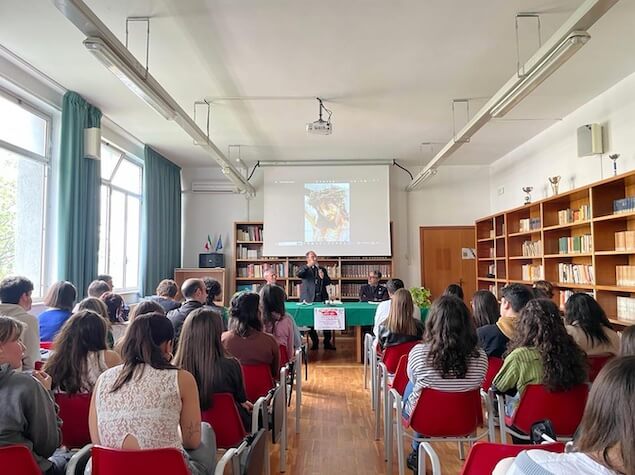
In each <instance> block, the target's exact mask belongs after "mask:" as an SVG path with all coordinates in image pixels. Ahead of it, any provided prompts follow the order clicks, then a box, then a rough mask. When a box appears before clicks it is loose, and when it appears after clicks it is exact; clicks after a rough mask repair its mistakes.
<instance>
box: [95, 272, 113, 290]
mask: <svg viewBox="0 0 635 475" xmlns="http://www.w3.org/2000/svg"><path fill="white" fill-rule="evenodd" d="M97 280H101V281H102V282H106V285H108V291H109V292H112V289H114V286H113V285H112V276H110V275H108V274H99V275H98V276H97Z"/></svg>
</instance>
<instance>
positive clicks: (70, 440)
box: [55, 393, 91, 449]
mask: <svg viewBox="0 0 635 475" xmlns="http://www.w3.org/2000/svg"><path fill="white" fill-rule="evenodd" d="M90 398H91V394H90V393H88V394H56V395H55V402H56V403H57V405H58V406H59V407H60V411H59V416H60V419H62V422H63V423H64V424H62V445H64V446H66V448H68V449H78V448H81V447H83V446H84V445H86V444H90V431H89V430H88V412H89V410H90Z"/></svg>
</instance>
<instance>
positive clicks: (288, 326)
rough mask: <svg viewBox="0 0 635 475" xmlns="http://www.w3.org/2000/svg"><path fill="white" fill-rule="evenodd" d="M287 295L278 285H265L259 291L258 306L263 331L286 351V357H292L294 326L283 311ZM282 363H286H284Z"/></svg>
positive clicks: (293, 350) (293, 351)
mask: <svg viewBox="0 0 635 475" xmlns="http://www.w3.org/2000/svg"><path fill="white" fill-rule="evenodd" d="M286 300H287V294H286V293H285V292H284V289H283V288H282V287H280V286H278V285H271V284H266V285H263V286H262V289H260V305H261V310H262V320H263V322H264V329H265V331H266V332H267V333H269V334H271V335H273V336H274V337H275V339H276V341H277V342H278V345H282V346H284V347H286V349H287V355H289V357H290V358H291V357H293V354H294V353H295V344H294V339H295V338H294V336H295V333H294V326H293V321H292V318H291V317H290V316H289V315H287V312H286V310H285V309H284V302H285V301H286ZM283 363H286V361H284V362H283Z"/></svg>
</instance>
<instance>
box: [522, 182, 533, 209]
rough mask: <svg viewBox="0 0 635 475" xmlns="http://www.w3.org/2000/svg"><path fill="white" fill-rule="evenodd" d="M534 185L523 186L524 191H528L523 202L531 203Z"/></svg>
mask: <svg viewBox="0 0 635 475" xmlns="http://www.w3.org/2000/svg"><path fill="white" fill-rule="evenodd" d="M533 189H534V187H533V186H523V191H524V192H525V193H527V194H526V195H525V202H524V203H523V204H526V205H528V204H530V203H531V192H532V191H533Z"/></svg>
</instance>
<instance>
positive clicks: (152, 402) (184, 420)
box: [89, 313, 216, 475]
mask: <svg viewBox="0 0 635 475" xmlns="http://www.w3.org/2000/svg"><path fill="white" fill-rule="evenodd" d="M173 340H174V327H173V326H172V323H171V322H170V321H169V320H168V319H167V318H166V317H165V316H164V315H161V314H159V313H150V314H146V315H138V316H137V317H136V318H135V319H134V321H132V322H131V323H130V328H129V329H128V331H127V332H126V336H125V338H124V343H123V347H122V355H121V356H122V359H123V365H119V366H115V367H114V368H110V369H109V370H107V371H105V372H104V373H102V375H101V376H100V377H99V380H98V381H97V385H96V386H95V391H94V392H93V397H92V400H91V406H90V416H89V426H90V436H91V439H92V442H93V443H94V444H99V445H103V446H105V447H112V448H116V449H124V450H139V449H158V448H167V447H172V448H177V449H185V451H186V453H187V456H188V457H187V461H188V465H189V468H190V471H191V472H192V473H193V474H195V475H198V474H211V473H212V472H213V470H214V465H215V457H214V455H215V451H216V443H215V440H214V432H213V431H212V429H211V427H210V426H209V425H208V424H201V409H200V404H199V399H198V387H197V385H196V380H195V379H194V377H193V376H192V374H191V373H190V372H188V371H186V370H183V369H178V368H176V367H175V366H173V365H172V364H171V363H170V361H171V360H172V342H173Z"/></svg>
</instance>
